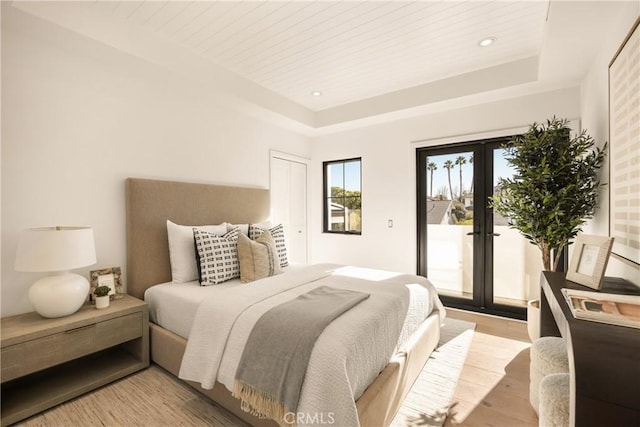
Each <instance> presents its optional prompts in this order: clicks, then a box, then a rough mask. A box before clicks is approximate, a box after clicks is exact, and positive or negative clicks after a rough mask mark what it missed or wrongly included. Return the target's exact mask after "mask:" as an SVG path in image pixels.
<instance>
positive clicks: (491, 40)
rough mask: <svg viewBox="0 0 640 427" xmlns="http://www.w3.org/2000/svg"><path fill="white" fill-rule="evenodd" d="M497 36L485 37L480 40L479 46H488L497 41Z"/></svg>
mask: <svg viewBox="0 0 640 427" xmlns="http://www.w3.org/2000/svg"><path fill="white" fill-rule="evenodd" d="M495 41H496V38H495V37H485V38H484V39H482V40H480V41H479V42H478V46H480V47H487V46H490V45H492V44H493V43H495Z"/></svg>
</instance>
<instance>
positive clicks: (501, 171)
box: [427, 149, 513, 196]
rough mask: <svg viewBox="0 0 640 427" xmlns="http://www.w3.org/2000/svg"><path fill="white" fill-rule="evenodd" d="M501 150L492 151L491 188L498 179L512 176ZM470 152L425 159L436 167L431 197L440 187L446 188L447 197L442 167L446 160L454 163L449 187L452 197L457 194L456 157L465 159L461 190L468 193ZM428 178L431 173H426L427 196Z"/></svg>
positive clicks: (470, 173)
mask: <svg viewBox="0 0 640 427" xmlns="http://www.w3.org/2000/svg"><path fill="white" fill-rule="evenodd" d="M502 153H503V150H501V149H497V150H494V156H493V162H494V164H493V167H494V174H493V186H494V187H495V186H496V184H497V183H498V178H501V177H502V178H506V177H509V176H511V175H512V174H513V171H512V169H511V168H510V166H509V165H508V164H507V161H506V160H505V159H504V157H503V155H502ZM471 155H472V153H471V152H466V153H465V152H462V153H455V154H443V155H438V156H430V157H428V158H427V162H434V163H435V164H436V165H437V167H438V168H437V169H436V170H435V171H434V172H433V195H434V196H435V195H436V194H438V192H439V191H438V190H439V189H440V188H442V187H446V189H447V190H446V194H447V195H449V182H448V180H447V169H445V167H444V163H445V162H446V161H447V160H451V161H452V162H453V163H454V166H453V168H452V169H451V187H453V193H454V196H456V195H457V194H458V187H460V172H459V171H460V166H458V165H456V164H455V161H456V158H458V156H464V157H465V158H466V159H467V163H465V164H464V165H462V188H463V189H464V190H465V191H467V192H469V190H470V188H471V179H472V178H473V164H472V163H469V159H470V158H471ZM430 178H431V172H429V171H427V194H428V195H430V194H429V190H430V185H431V183H430V181H429V180H430Z"/></svg>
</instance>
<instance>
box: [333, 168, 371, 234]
mask: <svg viewBox="0 0 640 427" xmlns="http://www.w3.org/2000/svg"><path fill="white" fill-rule="evenodd" d="M360 163H361V161H360V159H356V160H349V161H340V162H331V163H327V164H326V165H325V168H326V169H325V180H326V185H327V186H328V187H329V188H327V195H328V198H329V200H327V209H326V210H325V212H327V215H328V218H327V224H328V231H338V232H351V233H360V232H361V231H362V194H361V182H360V179H361V178H360V176H361V175H360Z"/></svg>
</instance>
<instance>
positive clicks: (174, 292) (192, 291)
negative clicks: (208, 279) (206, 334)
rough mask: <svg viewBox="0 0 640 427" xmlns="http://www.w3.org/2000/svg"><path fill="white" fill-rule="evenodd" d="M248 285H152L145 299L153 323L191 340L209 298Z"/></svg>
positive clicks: (231, 282)
mask: <svg viewBox="0 0 640 427" xmlns="http://www.w3.org/2000/svg"><path fill="white" fill-rule="evenodd" d="M304 267H305V265H303V264H290V265H289V266H288V267H284V268H283V269H282V270H283V271H284V272H291V271H296V270H299V269H302V268H304ZM244 285H245V284H244V283H242V282H241V281H240V279H233V280H229V281H228V282H224V283H221V284H219V285H215V286H200V284H199V283H198V281H197V280H194V281H191V282H184V283H174V282H167V283H161V284H159V285H155V286H151V287H150V288H148V289H147V290H146V291H145V293H144V300H145V302H146V303H147V304H148V305H149V320H151V321H152V322H153V323H155V324H156V325H160V326H162V327H163V328H165V329H168V330H170V331H171V332H173V333H174V334H178V335H180V336H181V337H182V338H184V339H189V331H191V325H192V324H193V319H194V317H195V316H196V312H197V311H198V306H199V305H200V303H201V302H202V301H204V299H205V298H207V297H208V296H210V295H214V294H216V293H220V292H223V290H224V289H227V288H234V287H238V286H244Z"/></svg>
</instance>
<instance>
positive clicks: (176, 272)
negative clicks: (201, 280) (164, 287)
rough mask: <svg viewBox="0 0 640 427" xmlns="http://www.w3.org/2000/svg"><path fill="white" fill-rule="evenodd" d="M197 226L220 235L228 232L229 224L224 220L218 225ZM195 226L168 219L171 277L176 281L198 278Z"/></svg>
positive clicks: (188, 280) (181, 281) (183, 281)
mask: <svg viewBox="0 0 640 427" xmlns="http://www.w3.org/2000/svg"><path fill="white" fill-rule="evenodd" d="M196 227H197V228H198V229H201V230H204V231H207V232H209V233H213V234H217V235H220V236H221V235H223V234H224V233H226V232H227V224H226V223H224V222H223V223H222V224H218V225H202V226H196ZM193 228H194V226H192V225H178V224H174V223H173V222H171V221H169V220H167V236H168V238H169V260H170V262H171V279H172V280H173V282H174V283H185V282H191V281H192V280H198V267H197V264H196V249H195V245H194V240H193Z"/></svg>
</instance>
